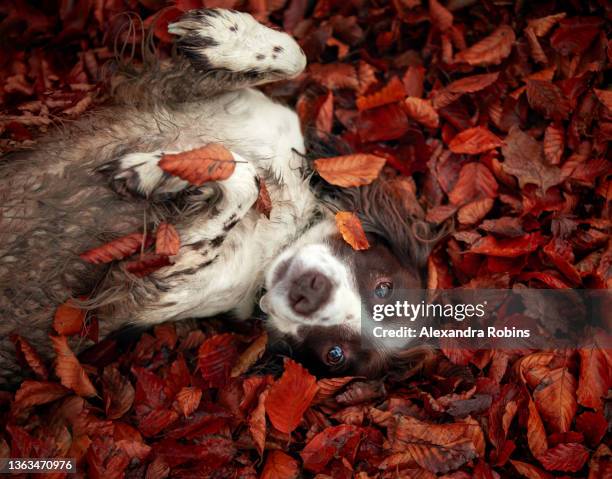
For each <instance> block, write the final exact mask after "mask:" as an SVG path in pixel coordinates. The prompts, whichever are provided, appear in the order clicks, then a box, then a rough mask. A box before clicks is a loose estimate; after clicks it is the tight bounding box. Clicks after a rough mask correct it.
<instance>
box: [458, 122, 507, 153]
mask: <svg viewBox="0 0 612 479" xmlns="http://www.w3.org/2000/svg"><path fill="white" fill-rule="evenodd" d="M502 144H503V143H502V141H501V140H500V139H499V138H498V137H497V136H495V135H494V134H493V133H491V132H490V131H489V130H487V129H486V128H484V127H482V126H477V127H474V128H468V129H467V130H464V131H462V132H461V133H459V134H458V135H457V136H455V138H453V139H452V140H451V142H450V143H449V144H448V147H449V149H450V151H452V152H453V153H465V154H468V155H477V154H478V153H484V152H485V151H489V150H492V149H493V148H498V147H500V146H502Z"/></svg>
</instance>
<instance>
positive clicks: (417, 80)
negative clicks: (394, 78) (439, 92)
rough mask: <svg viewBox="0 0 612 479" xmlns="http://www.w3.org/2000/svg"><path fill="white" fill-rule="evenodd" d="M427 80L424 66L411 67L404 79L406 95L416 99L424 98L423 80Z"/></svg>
mask: <svg viewBox="0 0 612 479" xmlns="http://www.w3.org/2000/svg"><path fill="white" fill-rule="evenodd" d="M424 78H425V68H423V67H422V66H409V67H408V69H407V70H406V73H404V76H403V77H402V82H403V83H404V90H405V91H406V95H407V96H409V97H414V98H421V97H422V96H423V80H424Z"/></svg>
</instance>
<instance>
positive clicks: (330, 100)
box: [315, 90, 334, 133]
mask: <svg viewBox="0 0 612 479" xmlns="http://www.w3.org/2000/svg"><path fill="white" fill-rule="evenodd" d="M333 126H334V94H333V92H332V91H331V90H330V91H328V92H327V95H326V96H325V99H324V100H323V102H322V103H321V106H320V107H319V111H318V112H317V114H316V118H315V128H316V129H317V132H321V133H331V131H332V128H333Z"/></svg>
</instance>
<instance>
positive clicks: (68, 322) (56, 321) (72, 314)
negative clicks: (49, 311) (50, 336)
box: [53, 299, 87, 336]
mask: <svg viewBox="0 0 612 479" xmlns="http://www.w3.org/2000/svg"><path fill="white" fill-rule="evenodd" d="M86 314H87V311H85V310H84V309H81V308H79V307H77V306H76V304H75V303H74V301H73V300H72V299H69V300H67V301H66V302H65V303H64V304H62V305H60V306H58V308H57V309H56V310H55V316H54V317H53V329H55V331H56V332H57V334H60V335H64V336H72V335H73V334H78V333H80V332H81V330H82V329H83V322H84V320H85V315H86Z"/></svg>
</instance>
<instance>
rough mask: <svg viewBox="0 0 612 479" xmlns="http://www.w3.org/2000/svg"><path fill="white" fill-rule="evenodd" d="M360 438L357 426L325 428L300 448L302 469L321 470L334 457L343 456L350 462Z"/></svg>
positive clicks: (360, 432)
mask: <svg viewBox="0 0 612 479" xmlns="http://www.w3.org/2000/svg"><path fill="white" fill-rule="evenodd" d="M361 438H362V430H361V428H359V427H358V426H350V425H347V424H341V425H340V426H332V427H328V428H325V429H324V430H323V431H321V432H319V433H318V434H316V435H315V436H314V437H313V438H312V439H310V441H308V444H306V446H305V447H304V449H302V452H301V453H300V455H301V456H302V461H303V462H304V469H306V470H307V471H312V472H315V473H316V472H322V471H323V470H324V469H325V466H327V464H328V463H329V462H330V461H331V460H332V459H334V458H342V457H343V458H346V459H347V460H349V462H350V463H352V462H353V460H354V459H355V453H356V452H357V447H358V446H359V443H360V441H361Z"/></svg>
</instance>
